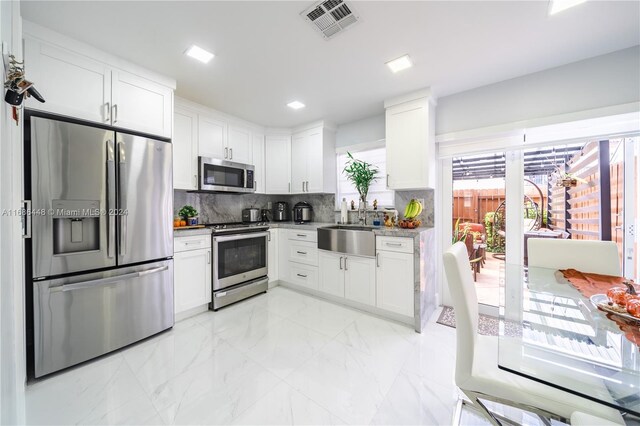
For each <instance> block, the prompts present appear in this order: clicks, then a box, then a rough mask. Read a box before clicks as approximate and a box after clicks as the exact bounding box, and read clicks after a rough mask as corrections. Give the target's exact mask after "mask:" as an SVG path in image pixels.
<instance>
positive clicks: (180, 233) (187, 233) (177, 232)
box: [173, 228, 211, 238]
mask: <svg viewBox="0 0 640 426" xmlns="http://www.w3.org/2000/svg"><path fill="white" fill-rule="evenodd" d="M194 235H211V228H195V229H179V228H173V236H174V237H175V238H177V237H191V236H194Z"/></svg>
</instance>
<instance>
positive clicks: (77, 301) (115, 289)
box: [33, 260, 174, 377]
mask: <svg viewBox="0 0 640 426" xmlns="http://www.w3.org/2000/svg"><path fill="white" fill-rule="evenodd" d="M33 285H34V292H33V302H34V305H33V310H34V364H35V376H36V377H40V376H43V375H46V374H49V373H52V372H54V371H58V370H61V369H63V368H66V367H70V366H72V365H75V364H78V363H80V362H83V361H86V360H89V359H91V358H95V357H97V356H100V355H103V354H105V353H107V352H110V351H113V350H115V349H118V348H121V347H123V346H127V345H129V344H131V343H133V342H136V341H138V340H141V339H144V338H145V337H149V336H151V335H153V334H156V333H159V332H160V331H162V330H165V329H167V328H170V327H172V326H173V322H174V314H173V306H174V304H173V260H167V261H162V262H153V263H147V264H144V265H140V266H136V267H129V268H120V269H116V270H112V271H107V272H101V273H93V274H86V275H79V276H75V277H68V278H60V279H55V280H48V281H40V282H34V284H33Z"/></svg>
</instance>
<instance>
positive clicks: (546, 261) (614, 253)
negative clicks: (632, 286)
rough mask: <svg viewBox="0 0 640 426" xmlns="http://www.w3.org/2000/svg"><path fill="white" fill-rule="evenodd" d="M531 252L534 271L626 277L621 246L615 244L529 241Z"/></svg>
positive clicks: (536, 239) (584, 241) (549, 240)
mask: <svg viewBox="0 0 640 426" xmlns="http://www.w3.org/2000/svg"><path fill="white" fill-rule="evenodd" d="M527 252H528V255H529V261H528V264H529V266H530V267H540V268H550V269H567V268H573V269H577V270H578V271H581V272H591V273H594V274H603V275H615V276H618V277H619V276H621V275H622V271H621V269H620V256H619V255H618V246H617V245H616V243H614V242H613V241H590V240H561V239H555V238H529V240H528V241H527Z"/></svg>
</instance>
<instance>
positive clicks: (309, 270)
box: [287, 262, 318, 290]
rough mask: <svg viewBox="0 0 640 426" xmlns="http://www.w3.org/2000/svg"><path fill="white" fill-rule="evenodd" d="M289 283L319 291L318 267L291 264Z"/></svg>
mask: <svg viewBox="0 0 640 426" xmlns="http://www.w3.org/2000/svg"><path fill="white" fill-rule="evenodd" d="M287 281H289V282H291V283H293V284H297V285H299V286H302V287H306V288H308V289H311V290H318V267H317V266H309V265H305V264H303V263H297V262H289V279H288V280H287Z"/></svg>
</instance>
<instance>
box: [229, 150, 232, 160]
mask: <svg viewBox="0 0 640 426" xmlns="http://www.w3.org/2000/svg"><path fill="white" fill-rule="evenodd" d="M229 160H233V148H229Z"/></svg>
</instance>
